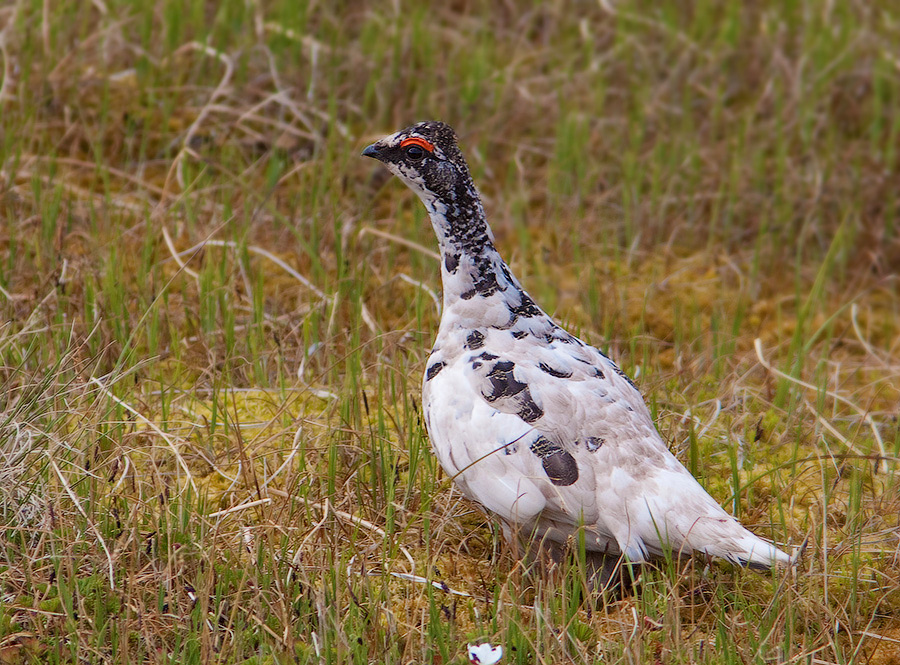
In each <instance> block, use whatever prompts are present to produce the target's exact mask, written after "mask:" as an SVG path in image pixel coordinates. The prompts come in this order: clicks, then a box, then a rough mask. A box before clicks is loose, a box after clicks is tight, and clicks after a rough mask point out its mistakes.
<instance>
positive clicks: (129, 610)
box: [0, 0, 900, 665]
mask: <svg viewBox="0 0 900 665" xmlns="http://www.w3.org/2000/svg"><path fill="white" fill-rule="evenodd" d="M0 17H2V24H3V25H4V26H5V27H3V28H2V33H0V56H2V62H3V69H2V72H3V78H2V84H0V104H2V109H0V113H2V126H3V131H2V132H0V384H2V390H0V455H2V459H0V530H2V536H0V663H3V664H6V663H32V662H46V663H74V662H96V663H107V662H108V663H125V662H140V661H145V662H153V663H176V662H177V663H194V662H197V663H199V662H211V661H212V662H222V663H245V662H260V663H287V662H292V663H293V662H299V663H307V662H309V663H372V662H378V663H380V662H385V663H409V662H440V663H460V662H465V660H466V658H465V645H466V643H467V642H468V641H473V640H475V639H489V640H491V641H492V642H493V643H495V644H497V643H499V644H502V645H503V646H504V647H505V649H506V655H505V657H504V660H503V662H504V663H521V664H525V663H534V662H539V663H563V662H565V663H569V662H578V663H582V662H584V663H592V662H598V661H600V660H602V661H604V662H627V663H637V662H654V663H655V662H665V663H678V662H701V663H729V662H733V663H741V664H744V663H763V662H806V663H813V662H815V663H850V662H869V663H874V664H876V665H877V664H884V663H891V662H897V659H898V657H900V656H898V650H897V649H896V646H897V643H898V640H900V593H898V588H900V587H898V585H900V559H898V554H897V553H898V549H897V547H898V545H897V542H898V541H897V534H898V528H900V524H898V517H897V516H898V513H900V495H898V479H897V475H896V461H897V458H898V455H900V429H898V424H897V417H898V412H897V404H898V402H900V388H898V382H897V374H898V361H897V357H898V351H900V330H898V321H900V299H898V297H897V276H896V266H897V265H900V239H898V233H900V229H898V224H897V219H898V191H900V189H898V187H897V183H898V171H900V169H898V159H900V157H898V147H900V113H898V111H897V109H898V108H900V68H898V60H897V56H896V48H895V45H896V44H897V42H898V39H900V34H898V25H900V22H898V20H900V15H898V14H897V12H896V10H895V9H894V8H893V6H892V4H891V3H888V2H880V3H879V2H875V3H856V2H848V3H817V2H802V1H797V2H787V3H775V2H768V1H767V2H757V3H739V2H734V1H732V2H727V3H685V2H668V3H663V4H653V3H638V2H622V3H604V2H600V3H597V4H595V5H586V4H584V3H573V2H564V1H561V0H560V1H551V2H546V3H527V2H512V3H487V2H469V3H456V4H453V5H451V6H448V7H444V8H439V7H437V6H428V5H427V4H422V3H408V2H399V3H394V4H392V5H389V6H388V5H380V4H377V3H370V4H367V3H291V2H282V1H280V0H273V1H272V2H269V3H259V2H231V1H229V2H223V3H203V2H198V1H196V0H192V1H190V2H177V3H176V2H171V1H169V0H159V1H158V2H156V3H145V4H144V5H136V4H133V3H125V2H119V1H118V0H113V1H110V2H105V3H104V2H94V3H91V4H87V3H72V2H69V3H66V2H61V3H49V4H48V3H41V2H34V1H29V0H20V1H18V2H16V3H13V4H10V5H8V6H6V7H3V8H2V9H0ZM432 117H433V118H441V119H444V120H446V121H448V122H450V123H451V124H453V125H455V126H456V127H457V129H458V130H459V132H460V134H461V138H462V142H463V147H464V149H465V151H466V154H467V156H468V158H469V160H470V163H471V166H472V170H473V173H474V174H475V176H476V179H477V181H478V184H479V186H480V188H481V190H482V192H483V194H484V197H485V202H486V207H487V209H488V213H489V215H490V217H491V220H492V223H493V226H494V229H495V232H496V235H497V239H498V245H499V246H500V248H501V250H502V251H503V253H504V255H505V256H506V257H507V258H508V259H509V260H510V261H511V263H512V265H513V268H514V270H515V271H516V273H517V274H518V275H519V277H520V278H521V279H522V281H523V282H524V283H525V285H526V288H528V289H529V290H530V292H531V293H532V295H533V296H534V297H535V298H536V300H538V302H539V303H541V304H542V305H544V306H545V307H546V308H547V309H548V310H550V311H551V312H553V313H554V314H555V315H556V316H557V317H558V318H559V319H561V320H562V321H563V322H564V323H565V324H566V326H567V327H569V328H570V329H571V330H573V332H576V333H578V334H580V335H582V336H584V337H585V338H587V339H589V340H590V341H592V342H593V343H596V344H598V345H600V346H601V347H603V348H604V349H606V350H608V351H609V352H610V353H611V354H612V355H614V357H616V358H617V359H618V360H619V361H620V362H621V364H622V366H623V367H624V368H625V369H626V370H627V371H628V372H629V373H630V374H631V375H632V376H635V377H636V381H637V383H638V385H639V386H640V388H641V389H642V391H643V392H644V394H645V395H646V397H647V400H648V403H649V404H650V406H651V408H652V410H653V412H654V414H655V416H656V417H657V419H658V423H659V428H660V431H661V432H662V434H663V436H664V437H665V439H666V440H667V441H668V442H669V443H670V445H671V447H672V449H673V451H675V452H676V454H678V456H679V457H680V459H682V460H683V461H684V462H685V463H686V464H688V465H689V466H690V467H691V469H692V470H693V471H694V472H695V474H696V475H697V476H698V478H699V479H700V481H701V483H703V484H704V486H705V487H707V488H708V489H709V491H710V492H711V493H712V494H713V495H714V496H715V497H716V498H717V499H718V500H719V501H721V502H722V504H723V505H725V506H726V507H727V508H728V509H730V510H732V511H733V512H734V513H735V514H738V515H739V516H740V518H741V519H742V520H743V521H744V522H745V523H746V524H748V525H749V526H751V527H752V528H753V529H754V530H755V531H756V532H757V533H759V534H761V535H766V536H769V537H772V538H774V539H775V540H777V541H779V542H781V543H784V544H785V546H786V547H797V546H799V545H800V544H801V543H804V542H808V547H807V550H806V552H805V555H804V557H803V558H802V560H801V562H800V564H799V566H798V569H797V571H796V573H795V574H793V575H784V574H780V573H775V574H772V575H770V576H766V575H758V574H754V573H749V572H744V571H739V570H733V569H731V568H729V567H727V566H724V565H719V564H713V565H709V566H707V565H705V563H704V562H702V561H694V562H690V563H688V564H684V563H678V562H668V563H665V562H664V563H663V564H661V565H660V566H659V569H658V570H654V571H651V572H649V573H648V574H647V575H646V577H645V579H644V582H643V583H642V584H641V586H640V587H639V588H638V589H637V590H636V591H635V593H634V594H632V595H628V596H626V597H624V598H621V599H607V600H606V602H598V601H596V600H589V601H588V600H585V596H586V591H585V588H584V581H583V574H582V573H581V572H580V570H579V567H578V565H577V562H576V564H574V565H572V566H565V567H563V569H561V570H560V571H557V572H556V573H555V574H552V575H551V574H548V575H544V576H537V577H534V576H529V575H527V574H525V573H524V571H523V570H522V568H521V566H520V565H519V564H518V562H517V561H516V559H515V557H513V556H512V555H511V553H510V552H509V551H507V549H506V547H505V546H504V544H503V542H502V539H501V538H500V536H499V533H498V530H497V529H496V528H495V527H494V526H492V525H491V523H490V520H489V519H487V518H486V517H485V516H484V515H483V514H482V513H481V512H479V510H478V509H477V507H476V506H474V505H473V504H471V503H468V502H466V501H465V500H463V499H461V498H460V495H459V494H458V492H455V491H454V490H453V489H452V487H451V486H450V483H449V482H448V479H447V478H446V476H444V475H443V474H442V473H441V471H440V469H439V467H438V466H437V463H436V462H435V460H434V458H433V457H432V455H431V453H430V451H429V448H428V442H427V438H426V435H425V432H424V428H423V424H422V421H421V418H420V407H419V390H420V377H421V374H422V371H423V368H424V367H423V366H424V360H425V358H426V356H427V353H428V350H429V348H430V344H431V340H432V338H433V336H434V333H435V330H436V327H437V323H438V321H439V314H438V312H437V309H436V307H435V301H434V296H435V293H436V292H437V291H438V289H439V267H438V264H437V262H436V261H435V260H434V258H433V256H432V255H431V254H430V252H431V251H433V249H434V241H433V238H432V233H431V230H430V228H429V224H428V221H427V219H426V217H425V215H424V212H423V211H422V210H421V206H420V205H419V204H418V202H417V201H415V200H414V199H413V197H412V196H411V194H410V193H409V192H408V191H406V190H405V188H403V187H402V186H401V185H400V184H399V183H397V182H394V181H388V180H387V179H386V174H385V172H384V170H383V169H379V168H378V167H377V165H375V164H373V163H370V162H368V161H366V160H362V159H360V158H359V157H358V155H359V151H360V150H361V148H362V147H363V146H364V145H365V144H366V143H367V142H368V141H370V140H372V139H374V138H377V137H379V136H381V135H383V134H386V133H388V132H390V131H393V130H395V129H397V128H400V127H402V126H405V125H407V124H409V123H410V122H412V121H415V120H421V119H426V118H432ZM757 339H758V340H759V343H758V345H755V343H754V341H755V340H757ZM424 580H427V582H425V581H424Z"/></svg>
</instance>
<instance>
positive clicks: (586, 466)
mask: <svg viewBox="0 0 900 665" xmlns="http://www.w3.org/2000/svg"><path fill="white" fill-rule="evenodd" d="M362 154H363V155H365V156H367V157H373V158H375V159H377V160H379V161H381V162H383V163H384V164H385V166H387V168H388V169H390V171H391V172H393V173H394V174H395V175H397V176H399V177H400V179H401V180H403V182H405V183H406V185H407V186H408V187H409V188H410V189H412V190H413V191H414V192H415V193H416V194H417V195H418V196H419V198H420V199H421V200H422V202H423V203H424V204H425V207H426V208H427V210H428V214H429V215H430V217H431V223H432V226H433V227H434V232H435V234H436V235H437V238H438V244H439V246H440V254H441V280H442V282H443V311H442V315H441V323H440V327H439V329H438V334H437V339H436V340H435V343H434V348H433V350H432V352H431V356H430V357H429V359H428V363H427V369H426V370H425V379H424V384H423V389H422V405H423V411H424V414H425V424H426V427H427V429H428V436H429V438H430V439H431V444H432V447H433V449H434V452H435V454H436V455H437V457H438V459H439V460H440V463H441V466H443V468H444V470H445V471H446V472H447V473H448V474H449V475H450V476H451V477H452V478H453V479H454V481H455V482H456V484H457V485H458V486H459V488H460V489H461V490H462V492H463V494H465V495H466V496H467V497H469V498H470V499H473V500H475V501H477V502H478V503H480V504H481V505H483V506H484V507H485V508H486V509H487V510H488V511H490V512H492V513H494V514H495V515H496V516H497V517H498V518H499V519H500V521H501V523H502V525H503V527H504V534H505V536H506V538H507V539H508V540H509V541H511V542H512V543H513V544H514V545H516V544H517V543H518V542H520V541H524V542H526V543H528V544H529V545H530V546H532V547H533V546H534V545H535V544H537V546H538V549H539V550H540V549H545V550H546V549H549V550H550V551H554V550H555V551H556V552H559V551H562V548H565V547H566V543H567V542H570V539H572V538H573V537H576V538H577V537H578V536H579V534H580V533H583V537H584V543H585V549H586V551H587V552H588V553H589V554H592V555H596V556H597V557H598V559H599V560H600V561H601V562H602V563H601V566H603V568H604V569H605V576H606V577H608V576H609V567H608V561H609V559H610V557H616V558H622V557H624V560H626V561H628V562H632V563H640V562H644V561H647V560H648V559H649V558H652V557H662V556H665V554H666V552H667V551H668V552H670V553H672V554H674V555H675V556H676V557H677V556H686V555H689V554H691V553H693V552H698V553H702V554H705V555H712V556H716V557H722V558H724V559H727V560H728V561H730V562H732V563H734V564H737V565H741V566H753V567H755V568H762V569H765V568H769V567H771V566H772V565H774V564H789V563H790V562H791V558H790V557H789V556H788V555H787V554H785V553H784V552H783V551H781V550H779V549H778V548H777V547H775V546H774V545H773V544H772V543H770V542H768V541H766V540H763V539H761V538H759V537H757V536H755V535H753V534H752V533H750V531H748V530H747V529H745V528H744V527H743V526H742V525H741V524H740V523H739V522H738V521H737V520H736V519H735V518H734V517H732V516H731V515H729V514H728V513H727V512H725V510H723V509H722V507H721V506H720V505H719V504H718V503H717V502H716V500H715V499H713V498H712V497H711V496H710V495H709V494H708V493H707V492H706V490H704V489H703V487H701V485H700V484H699V483H698V482H697V481H696V480H695V479H694V477H693V476H692V475H691V474H690V473H689V472H688V470H687V469H685V468H684V466H682V464H681V463H680V462H679V461H678V460H677V459H676V458H675V456H674V455H673V454H672V453H671V452H670V451H669V450H668V448H667V447H666V445H665V443H664V442H663V440H662V438H661V437H660V435H659V433H658V432H657V430H656V427H655V426H654V424H653V419H652V417H651V415H650V412H649V411H648V409H647V406H646V404H645V403H644V400H643V398H642V397H641V394H640V392H638V390H637V388H636V387H635V385H634V384H633V383H632V382H631V380H630V379H629V378H628V377H627V376H626V375H625V373H624V372H622V370H620V369H619V367H618V366H617V365H616V364H615V363H614V362H613V361H612V360H610V359H609V358H608V357H607V356H606V355H604V354H603V352H601V351H600V350H598V349H596V348H594V347H592V346H590V345H588V344H586V343H585V342H583V341H581V340H580V339H578V338H577V337H574V336H573V335H571V334H569V333H568V332H566V331H565V330H563V329H562V328H561V327H560V326H559V325H557V324H556V323H555V322H554V321H553V320H552V319H551V318H550V317H549V316H548V315H547V314H546V313H544V311H543V310H541V308H540V307H538V306H537V305H536V304H535V302H534V300H532V298H531V297H530V296H529V295H528V293H526V291H525V290H524V289H523V288H522V287H521V286H520V284H519V282H518V280H517V279H516V278H515V277H514V276H513V274H512V272H511V271H510V269H509V266H507V264H506V263H505V262H504V261H503V259H502V258H501V257H500V254H499V253H498V252H497V250H496V248H495V247H494V242H493V234H492V233H491V230H490V228H489V226H488V224H487V220H486V218H485V214H484V209H483V208H482V205H481V199H480V197H479V195H478V192H477V190H476V189H475V185H474V184H473V182H472V178H471V176H470V175H469V169H468V166H467V165H466V162H465V159H464V158H463V156H462V153H461V152H460V150H459V147H458V145H457V138H456V134H455V133H454V131H453V129H451V128H450V127H449V126H448V125H446V124H444V123H442V122H422V123H419V124H416V125H413V126H411V127H408V128H407V129H404V130H401V131H399V132H397V133H395V134H392V135H390V136H387V137H385V138H383V139H381V140H380V141H377V142H375V143H373V144H372V145H370V146H368V147H367V148H366V149H365V151H364V152H363V153H362ZM595 572H596V571H595Z"/></svg>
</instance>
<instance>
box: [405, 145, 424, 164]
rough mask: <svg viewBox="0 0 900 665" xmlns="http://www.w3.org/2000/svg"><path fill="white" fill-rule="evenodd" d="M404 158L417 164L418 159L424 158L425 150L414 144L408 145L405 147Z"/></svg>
mask: <svg viewBox="0 0 900 665" xmlns="http://www.w3.org/2000/svg"><path fill="white" fill-rule="evenodd" d="M406 156H407V157H409V158H410V159H411V160H413V161H414V162H418V161H419V160H420V159H422V158H423V157H425V149H424V148H423V147H421V146H418V145H415V144H413V145H408V146H406Z"/></svg>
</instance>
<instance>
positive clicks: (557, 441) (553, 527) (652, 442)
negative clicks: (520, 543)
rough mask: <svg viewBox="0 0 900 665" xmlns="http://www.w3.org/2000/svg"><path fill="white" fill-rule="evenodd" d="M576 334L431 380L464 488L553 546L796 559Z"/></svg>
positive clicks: (473, 357) (462, 363) (511, 350)
mask: <svg viewBox="0 0 900 665" xmlns="http://www.w3.org/2000/svg"><path fill="white" fill-rule="evenodd" d="M571 339H572V340H574V341H567V342H565V343H559V344H557V343H546V344H544V343H531V344H521V345H509V344H507V345H506V347H505V348H504V350H503V351H502V355H501V353H500V352H492V351H490V350H479V351H475V352H471V353H463V354H461V355H460V356H459V357H458V358H457V359H456V360H455V362H453V363H451V364H449V365H447V366H446V367H442V369H441V372H440V374H439V375H437V376H434V377H432V380H430V381H429V380H426V382H425V391H424V398H425V410H426V418H427V420H426V422H427V424H428V429H429V435H430V437H431V439H432V443H433V445H434V448H435V451H436V452H437V454H438V456H439V458H440V460H441V463H442V464H443V466H444V468H445V469H447V470H448V472H450V473H451V474H453V475H455V476H456V480H457V482H458V483H459V484H460V486H461V487H462V488H463V490H464V491H465V492H466V493H467V494H469V495H470V496H471V497H472V498H475V499H476V500H478V501H479V502H480V503H482V504H483V505H485V507H487V508H488V509H489V510H491V511H493V512H495V513H497V514H498V515H500V516H501V517H502V518H503V519H504V520H505V521H507V522H508V523H510V524H513V525H519V526H520V527H522V528H526V529H527V528H534V529H536V530H537V531H539V532H540V534H541V535H542V536H545V537H549V538H551V539H554V540H565V538H566V537H567V536H568V535H570V534H572V533H573V532H574V530H575V529H576V528H577V527H578V526H580V525H581V526H584V527H585V534H586V537H587V543H588V547H589V548H590V549H595V550H607V551H611V552H615V551H619V552H624V553H625V554H626V556H627V557H628V558H629V559H631V560H635V561H639V560H643V559H645V558H646V556H647V554H654V555H660V554H663V553H664V551H665V549H666V548H671V550H673V551H674V552H675V553H676V554H679V553H684V554H687V553H689V552H690V551H692V550H699V551H703V552H707V553H709V554H713V555H715V556H722V557H725V558H728V559H730V560H732V561H735V562H738V563H748V562H754V563H761V564H762V565H768V564H769V563H771V562H772V560H774V559H780V558H781V557H780V556H779V555H782V556H784V557H786V555H783V554H782V553H780V552H779V551H778V550H777V549H775V548H774V547H773V546H772V545H771V544H769V543H766V542H765V541H762V540H760V539H758V538H756V536H753V535H752V534H751V533H750V532H748V531H747V530H746V529H744V528H743V527H742V526H741V525H740V524H739V523H738V522H737V520H735V519H734V518H733V517H731V516H730V515H729V514H728V513H726V512H725V511H724V510H722V508H721V507H720V506H719V505H718V503H716V501H715V500H714V499H713V498H712V497H711V496H709V494H707V492H706V491H705V490H704V489H703V488H702V487H701V486H700V484H699V483H698V482H697V481H696V480H695V479H694V478H693V476H691V474H690V473H689V472H688V471H687V470H686V469H685V468H684V467H683V466H682V465H681V464H680V463H679V462H678V460H677V459H676V458H675V457H674V456H673V455H672V454H671V453H670V452H669V450H668V449H667V448H666V446H665V444H664V443H663V441H662V439H661V438H660V436H659V434H658V433H657V431H656V428H655V427H654V425H653V421H652V418H651V416H650V413H649V411H648V410H647V407H646V405H645V404H644V402H643V399H642V398H641V396H640V393H638V391H637V389H636V388H635V387H634V386H633V384H631V382H630V381H629V380H628V379H627V377H625V376H624V374H622V373H621V372H620V371H619V370H618V368H617V367H616V366H615V364H614V363H613V362H612V361H611V360H609V359H608V358H607V357H606V356H604V355H603V354H602V353H600V352H599V351H598V350H596V349H593V348H592V347H589V346H587V345H585V344H583V343H581V342H580V341H578V340H575V338H571ZM491 348H493V349H497V348H498V346H497V345H486V346H485V349H491ZM436 404H439V405H440V407H439V408H433V406H434V405H436ZM776 553H777V554H776Z"/></svg>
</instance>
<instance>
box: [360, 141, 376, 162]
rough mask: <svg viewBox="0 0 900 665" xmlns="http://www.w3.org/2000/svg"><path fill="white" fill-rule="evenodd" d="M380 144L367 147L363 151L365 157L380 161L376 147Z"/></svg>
mask: <svg viewBox="0 0 900 665" xmlns="http://www.w3.org/2000/svg"><path fill="white" fill-rule="evenodd" d="M377 145H378V144H377V143H373V144H372V145H370V146H366V149H365V150H363V151H362V156H363V157H371V158H373V159H378V157H379V155H378V148H377V147H376V146H377Z"/></svg>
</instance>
